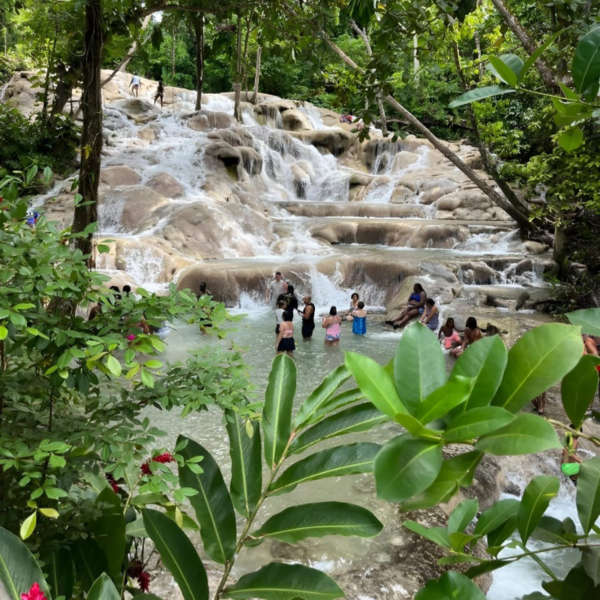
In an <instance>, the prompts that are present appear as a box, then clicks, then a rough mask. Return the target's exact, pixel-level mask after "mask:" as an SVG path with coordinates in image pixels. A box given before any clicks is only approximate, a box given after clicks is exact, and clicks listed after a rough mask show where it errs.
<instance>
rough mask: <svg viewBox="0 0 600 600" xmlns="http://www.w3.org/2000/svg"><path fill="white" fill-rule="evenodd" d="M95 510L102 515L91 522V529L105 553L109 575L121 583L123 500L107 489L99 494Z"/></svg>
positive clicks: (110, 489)
mask: <svg viewBox="0 0 600 600" xmlns="http://www.w3.org/2000/svg"><path fill="white" fill-rule="evenodd" d="M95 508H96V509H97V511H98V512H99V513H100V514H99V516H97V517H96V518H94V519H93V520H91V521H90V525H89V528H90V531H91V532H92V533H93V535H94V539H95V540H96V542H97V543H98V545H99V546H100V548H102V550H103V551H104V555H105V556H106V562H107V564H108V574H109V575H110V576H111V577H112V578H113V581H115V582H119V580H120V579H121V565H122V563H123V557H124V555H125V517H124V516H123V509H122V508H121V500H120V499H119V496H117V494H115V492H114V491H113V490H112V488H108V487H107V488H105V489H104V490H102V492H100V494H98V497H97V498H96V502H95Z"/></svg>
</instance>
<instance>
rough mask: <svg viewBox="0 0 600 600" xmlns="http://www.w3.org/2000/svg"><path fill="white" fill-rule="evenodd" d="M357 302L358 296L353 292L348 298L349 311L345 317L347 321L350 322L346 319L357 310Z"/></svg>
mask: <svg viewBox="0 0 600 600" xmlns="http://www.w3.org/2000/svg"><path fill="white" fill-rule="evenodd" d="M358 301H359V296H358V294H357V293H356V292H354V293H353V294H352V296H350V309H349V310H348V312H347V313H346V315H345V317H346V320H347V321H350V320H351V319H349V318H348V317H350V316H351V315H353V314H354V311H356V310H357V309H358Z"/></svg>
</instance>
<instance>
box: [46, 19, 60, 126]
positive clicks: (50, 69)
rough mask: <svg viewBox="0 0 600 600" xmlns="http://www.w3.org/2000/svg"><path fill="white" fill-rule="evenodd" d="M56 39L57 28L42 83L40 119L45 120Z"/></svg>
mask: <svg viewBox="0 0 600 600" xmlns="http://www.w3.org/2000/svg"><path fill="white" fill-rule="evenodd" d="M57 39H58V29H55V30H54V42H53V43H52V50H51V51H50V52H49V53H48V68H47V70H46V81H45V83H44V105H43V106H42V120H44V121H45V120H46V118H47V117H48V96H49V95H50V73H52V67H53V66H54V54H55V53H56V41H57Z"/></svg>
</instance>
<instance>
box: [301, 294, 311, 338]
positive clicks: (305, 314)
mask: <svg viewBox="0 0 600 600" xmlns="http://www.w3.org/2000/svg"><path fill="white" fill-rule="evenodd" d="M302 302H304V310H303V311H302V312H300V311H298V312H300V314H301V315H302V339H304V340H311V339H312V334H313V331H314V330H315V305H314V304H313V303H312V298H311V297H310V296H304V298H302Z"/></svg>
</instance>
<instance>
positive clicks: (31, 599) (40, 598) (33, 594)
mask: <svg viewBox="0 0 600 600" xmlns="http://www.w3.org/2000/svg"><path fill="white" fill-rule="evenodd" d="M21 600H47V599H46V596H45V594H44V592H42V590H41V589H40V585H39V583H34V584H33V585H32V586H31V588H30V589H29V593H28V594H21Z"/></svg>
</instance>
